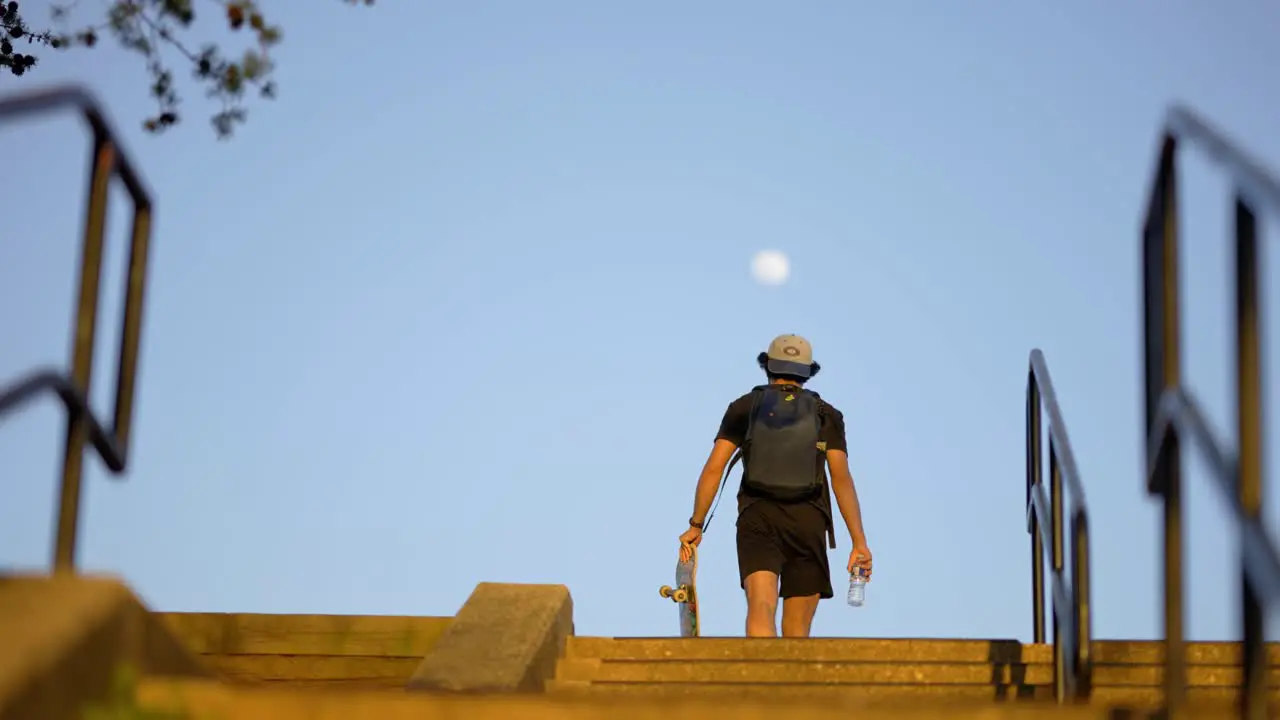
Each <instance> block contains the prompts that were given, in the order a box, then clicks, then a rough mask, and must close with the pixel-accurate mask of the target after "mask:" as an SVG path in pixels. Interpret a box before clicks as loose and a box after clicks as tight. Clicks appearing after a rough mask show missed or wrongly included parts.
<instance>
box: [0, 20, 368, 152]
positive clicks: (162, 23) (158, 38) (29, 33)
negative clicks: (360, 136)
mask: <svg viewBox="0 0 1280 720" xmlns="http://www.w3.org/2000/svg"><path fill="white" fill-rule="evenodd" d="M342 1H343V2H345V3H346V4H348V5H373V0H342ZM78 2H79V0H71V4H69V5H57V6H54V8H53V13H52V18H51V21H50V25H51V27H50V28H47V29H40V30H33V29H32V27H31V25H30V24H28V21H27V19H26V18H24V17H23V16H22V6H21V5H20V4H19V3H18V1H17V0H0V71H4V70H8V71H9V72H10V73H11V74H12V75H14V76H15V77H30V76H32V75H33V74H34V73H32V72H31V71H32V70H33V68H35V67H37V65H38V62H39V61H38V59H37V57H36V56H35V55H34V54H33V53H34V52H36V51H38V50H40V49H41V48H48V49H51V50H57V51H68V50H75V49H81V50H83V49H93V48H96V47H98V46H99V44H98V41H99V40H100V39H101V38H100V33H108V34H110V35H112V36H113V37H114V38H115V39H116V41H117V42H118V43H119V45H120V46H121V47H122V48H124V49H125V50H126V51H128V52H132V53H136V54H137V55H139V56H141V57H142V59H143V63H144V66H145V68H146V71H147V74H148V76H149V79H150V94H151V97H152V98H153V99H154V100H155V101H156V105H157V109H156V112H155V114H153V115H151V116H150V117H147V118H145V119H144V120H143V121H142V125H143V127H144V128H145V129H146V130H147V131H148V132H152V133H157V134H158V133H162V132H164V131H165V130H168V129H169V128H171V127H173V126H175V125H177V124H178V123H179V122H180V121H181V118H182V116H181V114H180V113H179V108H180V106H181V105H182V97H181V96H180V95H179V93H178V89H177V82H176V81H175V79H174V78H175V75H174V71H173V65H172V63H173V62H175V61H176V62H177V63H179V64H187V65H189V68H190V76H191V80H192V81H193V82H194V83H195V84H196V85H197V86H199V87H201V88H203V90H204V94H205V96H206V97H207V98H209V99H211V100H213V101H215V102H217V103H218V105H219V108H220V109H219V110H218V111H216V112H214V113H213V115H212V117H211V118H210V122H211V123H212V125H213V129H214V132H215V133H216V134H217V136H218V137H219V138H228V137H231V136H232V135H233V134H234V132H235V129H236V128H237V127H238V126H239V125H241V124H243V123H244V122H245V119H246V118H247V117H248V111H247V110H246V109H245V107H244V103H245V100H246V98H247V97H249V96H252V95H256V96H257V97H259V98H263V99H272V98H274V97H275V96H276V92H277V90H276V85H275V83H274V81H273V80H272V77H271V76H272V71H273V70H274V68H275V66H274V64H273V63H272V61H271V54H270V52H271V49H272V48H273V47H275V46H276V45H278V44H279V43H280V41H281V39H282V38H283V31H282V30H281V28H280V27H279V26H278V25H275V24H273V23H272V22H271V21H270V19H269V16H268V15H267V14H266V13H265V12H264V11H263V9H262V8H261V7H260V4H259V3H258V2H257V1H256V0H215V2H214V3H213V4H212V5H201V11H202V12H203V11H204V9H205V8H206V7H213V8H218V9H219V10H220V11H221V12H222V14H223V21H224V22H225V23H226V28H227V30H228V32H229V33H230V34H231V35H232V37H233V38H235V41H236V42H238V43H239V44H241V45H242V46H243V48H242V49H241V50H239V51H238V52H228V51H225V50H223V48H222V47H221V46H220V45H218V44H216V43H215V44H208V45H204V46H203V47H201V48H200V49H199V50H193V49H192V48H190V47H189V46H188V45H187V44H186V42H184V39H183V38H184V36H185V35H186V31H188V30H190V28H191V26H192V24H193V23H194V22H195V20H196V8H195V3H194V0H110V2H109V4H108V6H107V11H106V16H105V17H104V18H101V19H100V21H99V22H96V23H92V24H89V25H86V26H80V27H78V28H74V29H73V28H72V25H71V21H72V16H73V14H74V12H75V11H76V10H77V9H78V7H77V4H78Z"/></svg>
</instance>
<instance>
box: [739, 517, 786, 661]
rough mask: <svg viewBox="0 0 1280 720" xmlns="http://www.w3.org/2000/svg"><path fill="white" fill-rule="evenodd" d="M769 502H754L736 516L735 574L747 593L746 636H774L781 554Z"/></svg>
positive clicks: (781, 563)
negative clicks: (736, 571) (736, 555)
mask: <svg viewBox="0 0 1280 720" xmlns="http://www.w3.org/2000/svg"><path fill="white" fill-rule="evenodd" d="M772 510H773V508H772V503H769V502H768V501H763V500H762V501H756V502H754V503H752V504H751V505H749V506H748V507H747V508H746V509H745V510H743V512H742V514H741V515H739V516H738V576H739V579H740V580H741V581H742V589H743V590H744V591H745V592H746V595H747V621H746V633H747V637H777V635H778V631H777V625H776V622H777V616H778V574H779V573H780V572H781V571H782V565H783V562H784V556H783V552H782V548H781V547H780V546H779V544H778V534H777V532H776V531H775V529H774V526H773V522H772V520H771V516H772V514H773V513H772V512H771V511H772Z"/></svg>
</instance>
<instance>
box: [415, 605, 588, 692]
mask: <svg viewBox="0 0 1280 720" xmlns="http://www.w3.org/2000/svg"><path fill="white" fill-rule="evenodd" d="M572 634H573V600H572V598H571V597H570V596H569V588H567V587H565V586H564V585H518V584H506V583H480V584H479V585H477V586H476V589H475V590H474V591H473V592H472V593H471V597H469V598H468V599H467V601H466V603H464V604H463V606H462V608H461V609H460V610H458V614H457V616H456V617H454V620H453V622H452V623H451V624H450V625H449V627H448V628H446V629H445V631H444V633H443V634H442V635H441V636H440V639H439V640H438V641H437V642H436V645H435V647H434V648H433V649H432V651H431V652H430V653H428V654H427V656H426V657H425V658H423V660H422V663H421V664H420V665H419V666H418V669H417V670H416V671H415V672H414V674H413V678H412V679H411V680H410V681H409V683H408V686H407V689H409V690H426V691H438V692H439V691H442V692H465V693H481V692H485V693H517V692H541V691H542V690H543V687H544V685H545V682H546V680H547V679H548V678H550V677H552V676H553V675H554V674H555V668H556V661H557V660H558V659H559V658H560V656H561V654H562V653H563V650H564V643H565V640H566V638H568V637H569V636H570V635H572Z"/></svg>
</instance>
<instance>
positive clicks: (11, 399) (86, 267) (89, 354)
mask: <svg viewBox="0 0 1280 720" xmlns="http://www.w3.org/2000/svg"><path fill="white" fill-rule="evenodd" d="M66 108H74V109H75V110H77V111H78V112H79V114H80V115H81V116H82V117H83V118H84V120H85V122H86V124H87V125H88V127H89V131H90V132H91V133H92V140H93V146H92V150H91V153H90V157H89V182H88V184H89V189H88V190H89V191H88V198H87V202H86V209H85V219H84V236H83V239H82V245H81V251H80V285H79V295H78V300H77V302H76V314H75V324H74V327H73V340H72V349H71V369H70V372H67V371H64V370H62V369H60V368H41V369H37V370H34V371H32V372H31V373H30V374H28V375H27V376H26V377H24V378H21V379H19V380H17V381H16V382H14V383H12V384H10V385H7V386H4V387H0V417H3V416H4V415H5V414H7V413H11V412H13V411H15V410H17V409H18V408H20V407H22V406H23V405H25V404H27V403H28V402H30V401H32V400H34V399H35V398H37V397H39V396H40V395H42V394H45V393H54V394H56V395H57V397H58V398H59V399H60V400H61V401H62V404H63V406H65V407H66V410H67V433H66V443H65V445H64V447H63V459H62V485H61V488H60V490H59V502H58V528H57V534H56V536H55V545H54V556H53V567H54V571H55V572H74V571H75V561H76V535H77V530H78V528H79V516H80V495H81V489H80V484H81V478H82V476H83V474H84V454H85V453H84V451H85V445H86V444H91V445H92V447H93V448H94V449H95V450H96V451H97V452H98V455H99V456H100V457H101V458H102V462H103V463H104V464H106V466H107V469H108V470H110V471H111V473H112V474H113V475H116V476H119V475H120V474H121V473H123V472H124V470H125V467H126V466H127V465H128V460H129V431H130V429H131V427H132V425H133V403H134V396H135V389H136V388H135V382H136V379H137V370H138V347H139V344H140V342H141V339H142V309H143V302H144V299H145V294H146V285H147V253H148V249H149V245H150V242H151V216H152V210H153V205H152V200H151V194H150V193H149V192H148V191H147V189H146V186H145V185H144V183H143V181H142V179H141V177H139V175H138V173H137V171H136V170H135V169H134V165H133V163H132V162H130V161H129V157H128V155H127V154H126V153H125V151H124V148H122V147H121V145H120V141H119V136H118V135H117V134H116V133H115V131H113V130H112V128H111V124H110V123H109V122H108V121H107V119H106V116H105V114H104V113H103V111H102V109H101V106H100V105H99V104H98V102H97V101H96V100H95V99H94V98H93V96H92V95H90V94H89V93H88V92H86V91H85V90H83V89H81V88H78V87H64V88H55V89H52V90H41V91H37V92H31V93H22V94H16V95H10V96H8V97H4V98H0V122H9V121H13V120H19V119H25V118H27V117H29V116H31V115H36V114H40V113H46V112H50V111H54V110H62V109H66ZM113 177H115V178H119V180H120V181H121V183H122V184H123V185H124V187H125V190H126V191H128V193H129V197H130V198H131V199H132V201H133V229H132V233H131V235H132V240H131V243H130V248H129V260H128V263H129V270H128V275H127V277H126V278H125V290H124V293H125V302H124V316H123V317H122V319H121V330H120V343H119V350H118V353H119V355H118V360H117V365H116V368H117V370H116V387H115V409H114V412H113V414H112V423H111V427H110V428H109V429H108V428H107V427H105V425H104V424H103V423H102V421H100V420H99V419H98V418H97V417H95V416H94V414H93V410H92V408H90V407H89V389H90V387H91V384H90V382H91V380H92V375H93V359H94V358H93V356H94V338H95V336H96V333H97V326H98V295H99V284H100V279H101V275H102V258H103V254H104V243H105V236H106V227H107V200H108V190H109V188H110V185H111V179H112V178H113Z"/></svg>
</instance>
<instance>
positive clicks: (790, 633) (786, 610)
mask: <svg viewBox="0 0 1280 720" xmlns="http://www.w3.org/2000/svg"><path fill="white" fill-rule="evenodd" d="M820 597H821V596H820V595H819V594H818V593H814V594H812V595H800V596H792V597H789V598H786V599H785V600H783V601H782V637H801V638H807V637H809V628H810V627H812V626H813V616H814V614H815V613H817V612H818V600H819V599H820Z"/></svg>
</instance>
